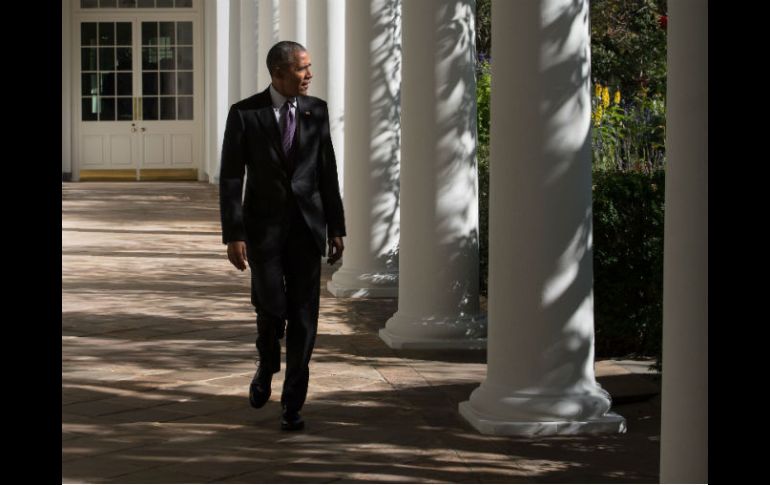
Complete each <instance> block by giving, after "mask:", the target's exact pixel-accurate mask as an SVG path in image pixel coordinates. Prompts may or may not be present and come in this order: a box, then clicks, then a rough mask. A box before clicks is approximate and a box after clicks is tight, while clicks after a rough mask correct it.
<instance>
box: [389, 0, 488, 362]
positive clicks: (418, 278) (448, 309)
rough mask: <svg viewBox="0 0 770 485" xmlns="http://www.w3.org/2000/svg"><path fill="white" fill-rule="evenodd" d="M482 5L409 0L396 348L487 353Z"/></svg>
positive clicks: (392, 328)
mask: <svg viewBox="0 0 770 485" xmlns="http://www.w3.org/2000/svg"><path fill="white" fill-rule="evenodd" d="M475 10H476V2H475V0H451V1H450V0H405V1H404V7H403V44H404V70H403V83H402V91H401V92H402V108H401V110H402V116H401V123H402V124H401V126H402V131H401V133H402V140H403V144H402V163H401V245H400V262H399V277H400V282H399V288H398V311H397V312H396V314H395V315H393V317H391V318H390V319H389V320H388V322H387V323H386V326H385V328H384V329H381V330H380V337H381V338H382V339H383V340H384V341H385V342H386V343H387V344H388V345H389V346H390V347H392V348H483V347H484V346H485V344H486V319H485V318H484V317H483V316H482V315H480V313H479V236H478V233H479V222H478V179H477V170H476V77H475V73H474V57H475V26H474V17H475Z"/></svg>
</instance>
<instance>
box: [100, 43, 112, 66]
mask: <svg viewBox="0 0 770 485" xmlns="http://www.w3.org/2000/svg"><path fill="white" fill-rule="evenodd" d="M114 69H115V48H114V47H100V48H99V70H101V71H112V70H114Z"/></svg>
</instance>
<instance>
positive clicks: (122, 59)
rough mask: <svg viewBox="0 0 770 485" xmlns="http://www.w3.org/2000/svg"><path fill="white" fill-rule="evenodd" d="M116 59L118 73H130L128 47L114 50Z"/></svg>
mask: <svg viewBox="0 0 770 485" xmlns="http://www.w3.org/2000/svg"><path fill="white" fill-rule="evenodd" d="M116 57H117V59H118V67H117V70H118V71H130V70H131V48H130V47H118V48H117V49H116Z"/></svg>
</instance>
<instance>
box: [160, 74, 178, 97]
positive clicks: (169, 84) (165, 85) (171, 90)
mask: <svg viewBox="0 0 770 485" xmlns="http://www.w3.org/2000/svg"><path fill="white" fill-rule="evenodd" d="M175 88H176V73H173V72H161V73H160V94H176V89H175Z"/></svg>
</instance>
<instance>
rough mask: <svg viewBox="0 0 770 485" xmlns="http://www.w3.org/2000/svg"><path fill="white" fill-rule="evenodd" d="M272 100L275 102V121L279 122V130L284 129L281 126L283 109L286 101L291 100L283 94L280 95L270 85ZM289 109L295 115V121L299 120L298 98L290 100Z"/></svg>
mask: <svg viewBox="0 0 770 485" xmlns="http://www.w3.org/2000/svg"><path fill="white" fill-rule="evenodd" d="M270 99H272V101H273V112H274V113H275V121H277V122H278V126H279V128H281V127H283V125H282V124H281V109H282V108H283V105H284V104H286V100H287V99H289V98H286V96H284V95H283V94H281V93H279V92H278V91H277V90H276V89H275V88H274V87H273V85H272V84H271V85H270ZM289 109H291V110H292V113H293V114H294V119H295V120H296V119H297V98H296V97H294V98H290V99H289Z"/></svg>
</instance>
